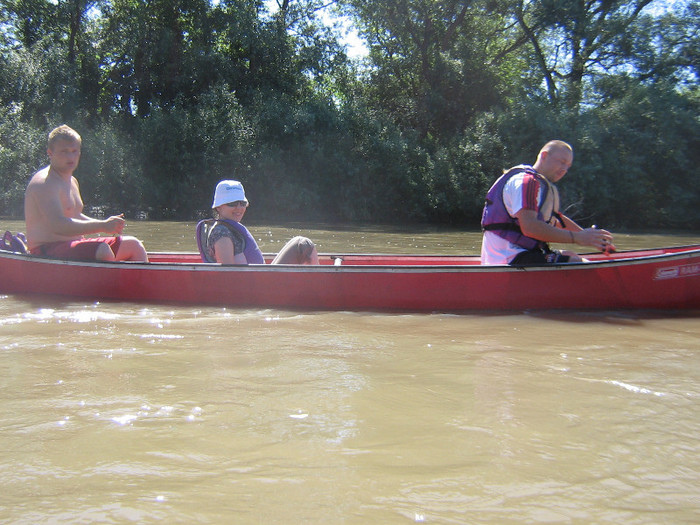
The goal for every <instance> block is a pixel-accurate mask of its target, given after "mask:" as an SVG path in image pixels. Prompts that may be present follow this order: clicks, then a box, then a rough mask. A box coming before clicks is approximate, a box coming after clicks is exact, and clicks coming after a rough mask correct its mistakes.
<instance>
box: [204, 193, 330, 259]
mask: <svg viewBox="0 0 700 525" xmlns="http://www.w3.org/2000/svg"><path fill="white" fill-rule="evenodd" d="M249 204H250V203H249V201H248V199H247V198H246V196H245V189H244V188H243V184H241V183H240V182H239V181H237V180H222V181H221V182H219V183H218V184H217V185H216V190H214V201H213V202H212V206H211V207H212V209H213V210H215V211H216V214H217V215H218V218H217V219H205V220H203V221H200V222H199V224H197V234H196V237H197V246H198V247H199V253H200V254H201V256H202V261H204V262H217V263H222V264H265V259H264V257H263V254H262V252H261V251H260V248H259V247H258V243H257V242H256V241H255V238H254V237H253V235H252V234H251V233H250V231H248V229H247V228H246V227H245V226H243V224H241V220H242V219H243V215H245V212H246V210H247V208H248V205H249ZM272 264H319V262H318V252H317V251H316V245H315V244H314V243H313V241H311V239H308V238H306V237H301V236H297V237H294V238H292V239H291V240H290V241H289V242H287V244H285V245H284V247H283V248H282V249H281V250H280V252H279V253H278V254H277V256H276V257H275V258H274V259H273V260H272Z"/></svg>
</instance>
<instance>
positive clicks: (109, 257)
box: [95, 242, 115, 261]
mask: <svg viewBox="0 0 700 525" xmlns="http://www.w3.org/2000/svg"><path fill="white" fill-rule="evenodd" d="M95 259H96V260H98V261H113V260H114V259H115V255H114V252H113V251H112V247H111V246H110V245H109V244H107V243H106V242H101V243H100V244H99V246H98V247H97V250H95Z"/></svg>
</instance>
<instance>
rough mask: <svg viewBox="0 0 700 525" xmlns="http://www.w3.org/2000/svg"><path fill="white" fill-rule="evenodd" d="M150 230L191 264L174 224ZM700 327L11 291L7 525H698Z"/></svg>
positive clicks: (618, 315)
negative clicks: (79, 298) (184, 303)
mask: <svg viewBox="0 0 700 525" xmlns="http://www.w3.org/2000/svg"><path fill="white" fill-rule="evenodd" d="M130 227H132V225H130ZM134 229H136V228H135V226H134ZM147 231H150V232H151V233H149V234H148V235H152V237H150V238H148V243H149V244H152V245H153V246H155V248H154V249H173V246H172V245H173V244H174V243H177V242H181V248H180V249H181V250H192V249H193V247H192V245H191V244H188V243H191V242H192V240H191V239H189V238H188V236H187V231H189V227H188V228H185V227H183V225H182V224H181V223H178V224H175V225H170V226H168V225H167V224H165V223H163V224H161V225H158V226H157V227H153V228H150V229H148V230H147V229H144V230H143V231H139V232H131V233H136V234H138V235H142V234H146V233H147ZM269 231H270V232H272V233H271V234H270V239H275V241H274V242H282V240H283V239H286V238H288V237H290V236H291V235H292V234H293V233H294V231H293V230H289V231H283V230H281V229H279V230H277V229H270V230H269ZM313 233H314V234H315V236H316V237H318V238H319V239H321V242H323V243H324V244H327V246H328V247H329V248H328V249H329V250H333V251H336V250H340V248H339V247H340V246H346V247H347V246H352V245H353V243H355V244H358V245H359V243H360V240H358V239H362V243H365V242H366V243H368V244H370V245H371V246H372V250H364V249H363V250H357V251H390V250H397V251H406V250H400V249H399V248H400V247H401V246H403V247H405V246H411V245H413V246H418V245H419V244H422V245H424V247H423V248H421V250H425V252H426V253H427V252H437V251H443V249H444V251H448V250H453V249H454V250H456V252H457V253H459V252H460V251H461V250H462V249H463V247H464V245H465V244H469V243H473V242H474V241H473V240H472V239H471V237H469V236H466V237H465V234H460V233H454V232H452V233H447V234H445V236H444V237H443V236H442V235H441V234H440V233H439V232H421V233H418V234H415V235H409V236H405V237H403V238H402V237H401V234H400V233H389V234H387V235H386V236H382V235H381V233H380V232H345V233H343V232H340V231H337V230H333V231H331V230H329V231H326V232H323V231H318V232H313ZM346 234H347V235H346ZM256 235H257V232H256ZM260 235H262V234H260ZM157 239H160V242H161V243H162V244H160V245H159V244H158V242H157ZM176 239H180V241H176ZM278 239H279V241H278ZM435 239H439V242H440V243H441V244H440V245H439V246H438V245H436V244H434V242H435ZM465 239H467V240H466V241H465ZM666 240H668V239H666ZM270 242H271V243H272V242H273V241H270ZM460 242H461V243H462V244H461V245H460ZM634 242H639V243H644V242H650V241H649V240H648V239H647V240H645V239H635V240H634ZM653 242H656V241H655V240H654V241H653ZM696 242H697V239H696ZM682 243H684V242H679V243H676V242H665V243H662V244H682ZM629 244H633V241H632V240H630V241H629ZM363 246H364V245H363ZM382 247H386V249H382ZM421 250H419V249H418V248H416V251H421ZM271 251H274V250H271ZM348 251H352V250H350V249H348ZM468 251H472V250H468ZM474 251H476V250H474ZM453 253H455V252H453ZM697 326H698V323H697V313H692V312H691V313H683V314H665V313H662V312H641V313H629V312H597V313H589V312H588V313H587V312H565V313H560V312H536V313H530V312H522V313H519V314H513V313H510V314H507V315H474V314H470V315H446V314H443V315H415V314H412V315H379V314H363V313H348V312H330V313H323V312H304V313H297V312H287V311H280V310H236V309H226V308H191V307H165V306H154V305H138V304H131V303H89V302H73V301H57V300H48V299H45V298H41V299H39V298H26V297H20V296H0V369H1V370H2V375H1V376H0V406H2V410H0V476H1V477H2V480H3V491H2V495H0V520H1V521H3V522H8V523H27V524H29V523H89V522H108V523H124V522H138V523H156V522H162V521H166V522H170V523H230V522H235V523H304V522H309V523H319V522H326V523H423V522H424V523H494V524H504V523H603V524H605V523H610V524H612V523H615V524H619V523H674V524H676V523H688V524H690V523H696V522H697V516H698V515H699V514H700V498H698V496H697V486H698V484H699V483H700V460H699V459H698V455H697V450H696V449H697V435H698V434H699V433H700V408H699V407H700V404H699V401H700V386H699V385H700V364H698V359H697V354H698V350H699V349H700V332H699V331H698V329H697Z"/></svg>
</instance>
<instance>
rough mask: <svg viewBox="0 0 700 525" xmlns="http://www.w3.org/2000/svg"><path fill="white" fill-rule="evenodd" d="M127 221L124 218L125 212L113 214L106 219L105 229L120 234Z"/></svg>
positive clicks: (110, 232)
mask: <svg viewBox="0 0 700 525" xmlns="http://www.w3.org/2000/svg"><path fill="white" fill-rule="evenodd" d="M125 224H126V221H125V220H124V214H123V213H120V214H119V215H112V216H111V217H109V218H108V219H105V220H104V229H103V230H102V231H104V232H105V233H109V234H110V235H120V234H121V233H122V231H124V225H125Z"/></svg>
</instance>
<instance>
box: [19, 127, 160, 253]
mask: <svg viewBox="0 0 700 525" xmlns="http://www.w3.org/2000/svg"><path fill="white" fill-rule="evenodd" d="M80 148H81V138H80V135H78V133H77V132H76V131H75V130H73V129H71V128H69V127H68V126H65V125H64V126H59V127H57V128H56V129H54V130H53V131H51V133H49V141H48V150H47V154H48V156H49V165H48V166H46V167H45V168H43V169H41V170H39V171H38V172H36V173H35V174H34V175H33V176H32V178H31V180H30V181H29V185H28V186H27V191H26V192H25V194H24V220H25V221H26V224H27V243H28V245H29V251H30V253H32V254H35V255H45V256H50V257H57V258H60V259H72V260H81V261H94V260H97V261H147V260H148V256H147V255H146V250H145V248H144V247H143V244H141V241H139V240H138V239H137V238H135V237H130V236H122V235H121V233H122V230H123V229H124V224H125V221H124V215H123V214H121V215H113V216H112V217H109V218H108V219H105V220H99V219H93V218H91V217H88V216H87V215H85V214H83V199H82V197H81V196H80V188H79V186H78V181H77V180H76V179H75V177H73V172H74V171H75V169H76V168H77V167H78V162H79V161H80ZM98 233H105V234H107V235H109V237H84V235H90V234H98Z"/></svg>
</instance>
